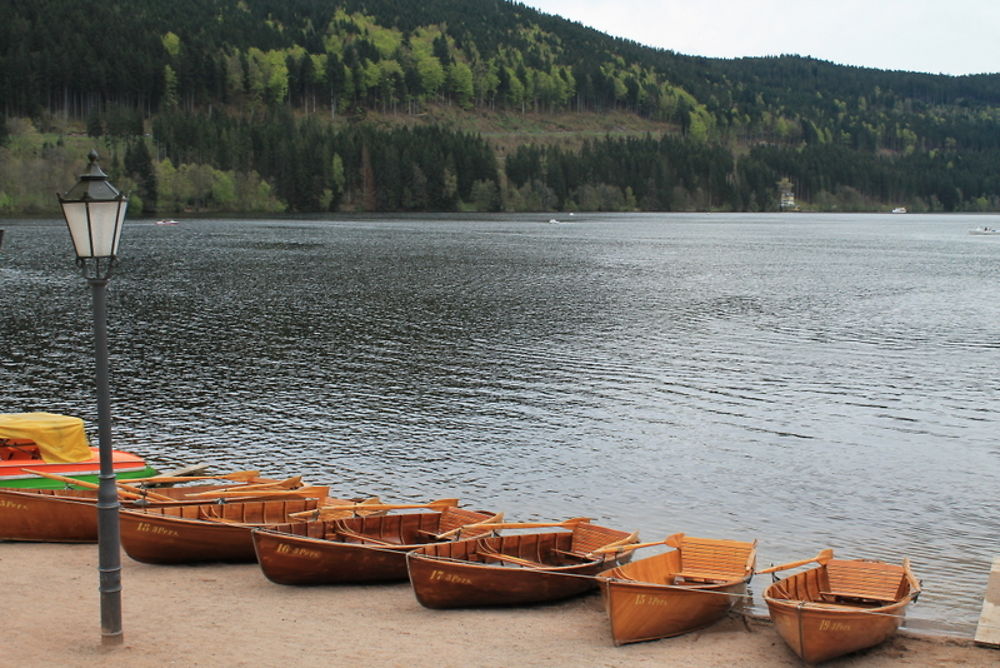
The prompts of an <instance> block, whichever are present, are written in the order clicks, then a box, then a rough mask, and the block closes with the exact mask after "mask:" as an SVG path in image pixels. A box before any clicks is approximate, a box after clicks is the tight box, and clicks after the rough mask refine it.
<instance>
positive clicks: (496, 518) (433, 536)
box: [417, 513, 503, 541]
mask: <svg viewBox="0 0 1000 668" xmlns="http://www.w3.org/2000/svg"><path fill="white" fill-rule="evenodd" d="M499 522H503V513H496V514H495V515H493V517H490V518H487V519H485V520H480V521H479V522H471V523H469V524H463V525H461V526H458V527H455V528H454V529H450V530H448V531H445V532H444V533H434V532H433V531H423V530H418V531H417V533H420V534H423V535H424V536H427V538H429V539H430V540H432V541H435V540H447V539H449V538H452V537H455V536H460V535H461V534H462V531H464V530H465V529H468V528H469V527H472V528H476V527H483V528H488V527H489V525H491V524H497V523H499Z"/></svg>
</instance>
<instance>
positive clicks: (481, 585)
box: [406, 518, 637, 608]
mask: <svg viewBox="0 0 1000 668" xmlns="http://www.w3.org/2000/svg"><path fill="white" fill-rule="evenodd" d="M546 526H549V527H552V526H561V527H564V528H567V529H570V531H558V532H546V533H523V534H511V535H503V536H492V537H488V538H471V539H466V540H458V541H454V542H449V543H433V544H430V545H426V546H424V547H422V548H420V549H418V550H414V551H413V552H410V553H408V554H407V555H406V561H407V567H408V569H409V572H410V583H411V584H412V585H413V592H414V594H415V595H416V597H417V600H418V601H420V603H421V604H422V605H424V606H426V607H428V608H458V607H480V606H490V605H525V604H532V603H545V602H549V601H557V600H560V599H565V598H569V597H571V596H576V595H578V594H582V593H584V592H587V591H590V590H592V589H594V588H595V587H597V581H596V580H595V579H594V578H593V577H592V576H593V575H596V574H597V573H598V572H600V571H602V570H604V569H606V568H608V567H609V566H613V565H617V564H619V563H621V562H623V561H626V560H628V558H629V557H630V556H631V554H632V553H631V551H627V550H620V549H617V548H619V547H621V546H624V545H627V544H629V543H634V542H636V541H637V535H636V534H635V533H631V534H630V533H628V532H625V531H617V530H614V529H608V528H606V527H601V526H597V525H594V524H590V523H589V520H587V519H586V518H577V519H576V520H569V521H567V522H562V523H555V524H552V523H549V524H545V523H528V524H505V523H502V524H494V525H491V528H493V529H497V530H503V529H519V528H538V527H546ZM581 576H582V577H581Z"/></svg>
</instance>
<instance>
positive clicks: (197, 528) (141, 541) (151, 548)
mask: <svg viewBox="0 0 1000 668" xmlns="http://www.w3.org/2000/svg"><path fill="white" fill-rule="evenodd" d="M315 508H316V501H315V499H296V500H287V501H233V502H229V503H225V504H214V503H206V504H196V505H185V506H178V507H163V508H148V509H143V510H138V509H129V510H125V509H123V510H122V511H121V512H120V513H119V519H120V530H121V543H122V548H124V550H125V553H126V554H128V555H129V556H130V557H131V558H133V559H135V560H136V561H141V562H143V563H147V564H190V563H201V562H217V561H223V562H233V563H244V562H245V563H252V562H254V561H255V560H256V558H257V557H256V553H255V552H254V546H253V538H252V531H253V529H254V528H267V527H268V526H269V525H280V524H286V523H288V522H289V519H288V515H289V514H290V513H295V512H303V511H307V510H314V509H315Z"/></svg>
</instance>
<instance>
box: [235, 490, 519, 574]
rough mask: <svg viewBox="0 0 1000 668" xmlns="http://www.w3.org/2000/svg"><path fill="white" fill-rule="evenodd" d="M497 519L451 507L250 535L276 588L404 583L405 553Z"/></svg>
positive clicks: (482, 530) (482, 528) (286, 527)
mask: <svg viewBox="0 0 1000 668" xmlns="http://www.w3.org/2000/svg"><path fill="white" fill-rule="evenodd" d="M491 518H495V519H497V520H498V521H499V519H500V516H497V515H493V514H492V513H486V512H476V511H472V510H464V509H461V508H455V507H450V508H446V509H444V510H443V511H442V512H436V513H405V514H395V515H380V516H369V517H353V518H349V519H340V520H315V521H311V522H295V523H292V524H288V525H282V526H277V527H274V528H271V529H255V530H254V531H253V542H254V548H255V549H256V551H257V562H258V563H259V564H260V567H261V570H262V571H263V572H264V575H265V576H266V577H267V578H268V579H269V580H271V581H272V582H276V583H278V584H287V585H315V584H345V583H360V582H390V581H393V580H405V579H406V577H407V575H406V553H407V552H409V551H410V550H414V549H417V548H420V547H422V546H424V545H426V544H428V543H430V542H432V541H433V540H442V539H438V538H437V536H438V535H440V534H446V533H451V532H452V531H454V530H456V529H457V530H459V531H458V533H457V535H461V533H462V532H461V529H462V528H463V527H464V526H466V525H470V524H478V525H479V526H477V527H475V528H471V529H469V530H468V533H470V534H471V535H476V534H477V533H485V532H488V531H489V530H490V529H489V525H488V524H483V522H485V521H488V520H490V519H491Z"/></svg>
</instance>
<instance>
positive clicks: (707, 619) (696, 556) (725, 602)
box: [597, 533, 757, 645]
mask: <svg viewBox="0 0 1000 668" xmlns="http://www.w3.org/2000/svg"><path fill="white" fill-rule="evenodd" d="M662 542H663V543H665V544H667V545H669V546H671V547H674V548H676V549H674V550H670V551H669V552H664V553H662V554H657V555H655V556H652V557H647V558H645V559H639V560H636V561H633V562H631V563H628V564H625V565H622V566H617V567H615V568H611V569H608V570H606V571H604V572H602V573H599V574H598V576H597V577H598V581H599V582H600V587H601V594H602V596H603V598H604V604H605V608H606V609H607V612H608V618H609V619H610V621H611V635H612V638H613V639H614V643H615V644H616V645H623V644H625V643H631V642H641V641H643V640H655V639H657V638H667V637H670V636H676V635H680V634H682V633H687V632H689V631H694V630H695V629H699V628H702V627H704V626H708V625H709V624H713V623H715V622H716V621H718V620H719V619H721V618H722V617H723V616H724V615H725V614H726V613H727V612H728V611H729V610H730V609H731V608H732V607H733V606H734V605H735V604H736V603H737V602H739V601H741V600H742V599H743V597H744V596H745V594H746V586H747V583H748V582H749V581H750V578H751V577H753V569H754V562H755V560H756V555H757V541H753V542H751V543H747V542H740V541H735V540H714V539H710V538H694V537H691V536H685V535H684V534H682V533H679V534H674V535H673V536H670V537H669V538H667V539H666V540H665V541H662ZM655 544H657V543H650V544H649V545H655Z"/></svg>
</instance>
